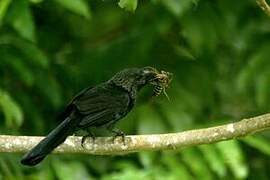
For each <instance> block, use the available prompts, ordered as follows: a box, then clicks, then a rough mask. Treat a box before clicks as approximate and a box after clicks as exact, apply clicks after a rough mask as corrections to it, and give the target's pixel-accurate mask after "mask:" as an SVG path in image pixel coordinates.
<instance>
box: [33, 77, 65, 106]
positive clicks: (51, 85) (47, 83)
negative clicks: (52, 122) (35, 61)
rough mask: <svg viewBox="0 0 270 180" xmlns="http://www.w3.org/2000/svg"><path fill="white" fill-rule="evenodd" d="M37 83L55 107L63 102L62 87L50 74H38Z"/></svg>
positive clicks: (41, 91)
mask: <svg viewBox="0 0 270 180" xmlns="http://www.w3.org/2000/svg"><path fill="white" fill-rule="evenodd" d="M35 85H36V86H37V88H38V89H39V91H40V93H41V94H43V95H44V96H45V97H46V99H47V100H48V101H49V102H50V103H51V105H52V106H53V107H55V108H56V107H59V106H60V104H61V102H62V95H61V93H60V92H61V90H60V89H61V88H60V85H59V83H58V82H57V80H56V79H55V78H54V77H53V76H52V75H50V74H44V73H38V74H36V82H35Z"/></svg>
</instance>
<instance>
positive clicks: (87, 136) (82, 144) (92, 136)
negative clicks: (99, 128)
mask: <svg viewBox="0 0 270 180" xmlns="http://www.w3.org/2000/svg"><path fill="white" fill-rule="evenodd" d="M87 138H91V139H92V142H93V144H94V143H95V140H96V137H95V136H94V135H93V134H87V135H85V136H83V137H82V141H81V147H82V148H84V142H85V140H86V139H87Z"/></svg>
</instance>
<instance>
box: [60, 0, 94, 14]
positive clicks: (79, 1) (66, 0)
mask: <svg viewBox="0 0 270 180" xmlns="http://www.w3.org/2000/svg"><path fill="white" fill-rule="evenodd" d="M55 1H57V2H58V3H59V4H61V5H62V6H63V7H64V8H66V9H68V10H70V11H72V12H74V13H75V14H79V15H81V16H83V17H86V18H90V17H91V14H90V10H89V7H88V5H87V3H86V2H85V1H84V0H76V1H74V0H55Z"/></svg>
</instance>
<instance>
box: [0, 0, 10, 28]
mask: <svg viewBox="0 0 270 180" xmlns="http://www.w3.org/2000/svg"><path fill="white" fill-rule="evenodd" d="M10 3H11V0H1V1H0V26H1V24H2V22H3V19H4V17H5V15H6V12H7V9H8V7H9V5H10Z"/></svg>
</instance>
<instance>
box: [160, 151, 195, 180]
mask: <svg viewBox="0 0 270 180" xmlns="http://www.w3.org/2000/svg"><path fill="white" fill-rule="evenodd" d="M161 158H162V162H163V163H164V164H165V165H166V166H167V167H168V170H169V172H168V174H169V175H170V176H171V177H172V179H179V177H181V180H190V179H193V178H192V175H191V173H190V172H189V171H188V168H187V166H185V165H184V164H183V162H181V161H180V157H179V154H178V153H175V152H172V151H164V152H162V157H161ZM177 177H178V178H177Z"/></svg>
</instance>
